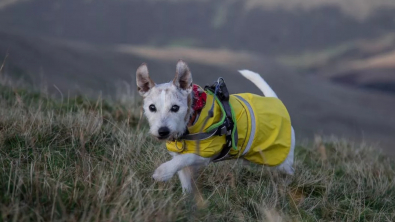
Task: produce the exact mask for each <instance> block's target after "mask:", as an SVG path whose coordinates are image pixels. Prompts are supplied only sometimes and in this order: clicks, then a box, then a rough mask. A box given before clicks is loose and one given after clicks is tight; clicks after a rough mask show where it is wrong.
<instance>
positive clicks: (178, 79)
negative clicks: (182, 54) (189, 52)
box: [173, 60, 192, 91]
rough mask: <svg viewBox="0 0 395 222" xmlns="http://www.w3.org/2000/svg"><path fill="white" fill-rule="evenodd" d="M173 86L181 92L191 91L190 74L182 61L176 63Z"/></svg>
mask: <svg viewBox="0 0 395 222" xmlns="http://www.w3.org/2000/svg"><path fill="white" fill-rule="evenodd" d="M173 84H174V85H175V86H177V87H178V88H180V89H183V90H188V91H189V90H192V73H191V71H189V68H188V65H187V64H186V63H185V62H184V61H182V60H179V61H178V63H177V67H176V76H175V77H174V79H173Z"/></svg>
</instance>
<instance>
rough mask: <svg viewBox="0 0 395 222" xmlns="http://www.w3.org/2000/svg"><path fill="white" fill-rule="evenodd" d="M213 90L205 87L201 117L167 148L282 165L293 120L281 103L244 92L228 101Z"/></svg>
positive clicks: (288, 146)
mask: <svg viewBox="0 0 395 222" xmlns="http://www.w3.org/2000/svg"><path fill="white" fill-rule="evenodd" d="M224 89H225V90H226V86H225V87H224ZM213 91H214V90H213V88H211V89H210V88H208V87H206V90H205V92H206V94H207V95H206V98H205V100H206V102H205V105H204V107H203V108H202V109H201V112H200V115H199V117H197V119H196V120H195V122H194V124H193V125H192V126H190V127H188V128H187V133H186V135H184V136H182V137H181V138H180V139H179V140H177V141H168V142H167V143H166V147H167V149H168V150H169V151H171V152H176V153H180V154H185V153H194V154H197V155H199V156H202V157H206V158H209V157H216V158H215V159H214V161H219V160H225V159H233V158H239V157H243V158H244V159H247V160H249V161H251V162H254V163H257V164H262V165H268V166H276V165H279V164H281V163H282V162H283V161H284V160H285V159H286V157H287V156H288V153H289V151H290V147H291V120H290V117H289V114H288V111H287V109H286V108H285V106H284V104H283V103H282V102H281V100H279V99H277V98H273V97H263V96H258V95H255V94H251V93H243V94H233V95H230V96H228V100H227V101H226V98H225V99H224V98H221V96H217V95H218V94H217V92H213ZM215 91H216V90H215ZM219 91H221V90H219ZM222 93H223V92H222ZM226 93H227V92H225V94H226ZM220 94H221V93H219V95H220ZM224 101H225V102H224ZM226 102H228V104H226ZM211 104H212V105H211ZM227 106H228V107H227ZM224 107H225V108H224ZM226 107H227V108H226ZM229 107H230V110H229ZM226 109H228V110H226ZM230 115H231V116H230Z"/></svg>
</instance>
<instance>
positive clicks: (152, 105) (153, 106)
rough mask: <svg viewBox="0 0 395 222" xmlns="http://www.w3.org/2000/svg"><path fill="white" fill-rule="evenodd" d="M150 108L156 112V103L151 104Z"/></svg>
mask: <svg viewBox="0 0 395 222" xmlns="http://www.w3.org/2000/svg"><path fill="white" fill-rule="evenodd" d="M148 108H149V111H151V112H156V107H155V105H154V104H151V105H149V107H148Z"/></svg>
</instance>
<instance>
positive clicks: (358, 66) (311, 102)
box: [0, 0, 395, 150]
mask: <svg viewBox="0 0 395 222" xmlns="http://www.w3.org/2000/svg"><path fill="white" fill-rule="evenodd" d="M394 30H395V1H391V0H343V1H341V0H323V1H312V0H280V1H277V0H262V1H258V0H248V1H241V0H219V1H208V0H203V1H197V0H196V1H195V0H189V1H177V0H150V1H146V0H145V1H143V0H90V1H80V0H59V1H52V0H2V1H0V59H1V60H2V58H4V57H6V54H7V53H8V56H7V58H6V60H5V63H4V64H5V66H4V69H3V70H2V72H3V73H5V74H7V75H8V76H12V77H13V78H16V79H20V78H22V79H23V80H24V81H27V82H29V83H32V84H33V85H44V84H47V85H48V88H49V90H50V91H52V92H55V93H57V94H59V91H60V92H61V93H62V94H63V95H67V94H68V93H69V92H74V93H76V92H77V93H83V94H89V95H92V96H95V95H97V94H98V92H102V93H103V94H104V95H105V96H113V95H114V94H116V93H117V91H118V90H119V88H120V85H131V89H130V90H131V91H134V90H135V89H134V71H135V69H136V68H137V67H138V65H139V64H141V63H142V62H148V63H149V68H150V71H151V73H152V75H153V78H154V80H155V81H156V82H163V81H169V80H170V79H171V78H172V77H173V75H174V69H175V67H174V66H175V62H176V60H177V59H179V58H183V59H185V60H186V61H187V62H188V63H189V65H190V67H191V69H192V73H193V77H194V80H195V81H196V82H197V83H198V84H200V85H205V84H208V83H211V82H212V81H214V80H215V78H216V77H218V76H223V77H225V79H226V81H227V83H228V85H229V86H230V89H231V91H232V92H244V91H252V92H255V93H259V91H258V90H257V89H255V87H254V86H253V85H252V84H251V83H249V82H248V81H247V80H244V79H243V78H241V77H240V76H239V75H238V73H237V72H236V71H235V70H237V69H242V68H248V69H251V70H254V71H257V72H259V73H261V74H262V75H263V76H264V78H265V79H266V80H267V81H268V82H269V84H270V85H271V86H273V88H274V90H275V91H276V92H277V93H278V94H279V95H280V97H281V98H282V100H284V103H285V104H286V105H287V107H288V108H289V110H290V113H291V116H292V117H293V124H294V125H295V127H296V129H297V131H298V133H299V136H300V137H301V138H304V137H305V136H309V137H311V136H312V135H313V134H314V133H316V132H318V133H324V134H335V135H337V136H344V137H347V138H349V139H356V140H361V139H362V140H366V141H367V142H373V143H375V142H379V143H380V145H382V146H384V147H386V148H388V150H392V149H391V147H392V144H393V143H394V142H395V139H394V138H393V135H395V112H393V110H394V109H395V96H394V94H393V92H395V65H394V64H395V56H394V55H395V34H394ZM120 82H123V83H120ZM124 83H127V84H124ZM338 83H342V84H338ZM350 86H352V87H350ZM371 89H374V90H371Z"/></svg>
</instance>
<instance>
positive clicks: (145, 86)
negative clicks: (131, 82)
mask: <svg viewBox="0 0 395 222" xmlns="http://www.w3.org/2000/svg"><path fill="white" fill-rule="evenodd" d="M136 83H137V90H138V91H139V93H140V95H142V96H144V94H145V93H147V92H148V91H149V90H150V89H151V88H152V87H154V86H155V83H154V81H152V79H151V78H150V77H149V74H148V67H147V64H145V63H143V64H141V65H140V66H139V67H138V68H137V71H136Z"/></svg>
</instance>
